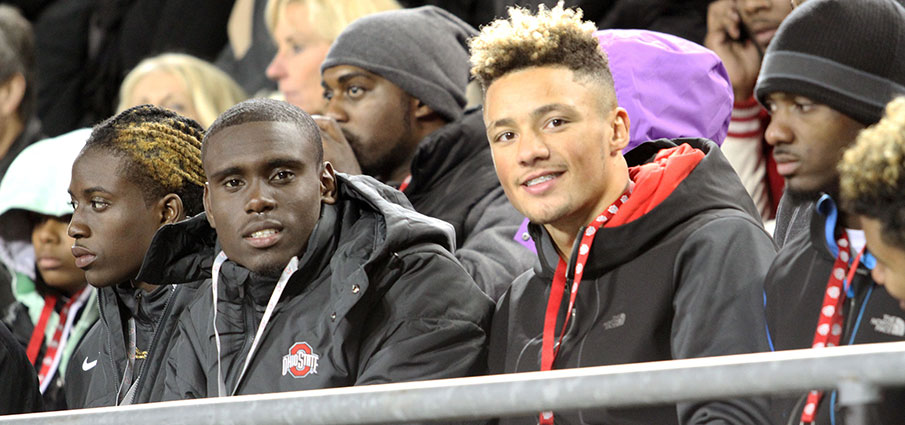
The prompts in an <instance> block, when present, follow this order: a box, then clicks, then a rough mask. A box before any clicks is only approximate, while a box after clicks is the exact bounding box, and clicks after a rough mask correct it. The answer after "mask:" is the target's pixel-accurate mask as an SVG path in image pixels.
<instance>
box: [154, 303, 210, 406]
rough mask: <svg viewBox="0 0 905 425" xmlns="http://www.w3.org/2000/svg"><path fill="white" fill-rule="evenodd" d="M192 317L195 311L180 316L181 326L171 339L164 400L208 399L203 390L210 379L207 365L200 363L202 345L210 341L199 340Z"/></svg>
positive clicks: (187, 311)
mask: <svg viewBox="0 0 905 425" xmlns="http://www.w3.org/2000/svg"><path fill="white" fill-rule="evenodd" d="M196 305H197V304H196ZM193 316H194V314H193V311H192V310H191V309H190V308H186V311H184V312H183V314H182V315H181V316H180V317H179V325H178V326H177V327H176V331H175V333H174V334H173V338H172V344H173V348H171V349H170V354H169V356H168V357H167V360H166V365H165V367H166V381H165V388H164V392H163V401H169V400H184V399H195V398H203V397H206V396H207V392H206V391H204V389H205V388H206V382H207V380H206V378H205V375H204V366H203V365H202V362H201V361H200V353H199V345H200V344H203V343H207V342H208V340H206V339H205V340H201V339H199V337H198V330H197V329H196V328H195V326H194V321H193ZM202 323H203V322H202Z"/></svg>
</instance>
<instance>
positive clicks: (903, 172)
mask: <svg viewBox="0 0 905 425" xmlns="http://www.w3.org/2000/svg"><path fill="white" fill-rule="evenodd" d="M839 180H840V189H841V194H842V206H843V208H844V209H845V210H846V211H848V212H850V213H852V214H857V215H858V218H859V219H860V220H861V228H862V229H864V239H865V241H866V242H867V250H868V251H869V252H870V254H871V255H872V256H873V258H874V259H875V260H876V263H875V264H874V267H873V270H871V276H873V279H874V282H877V283H878V284H880V285H883V286H884V287H885V288H886V292H888V293H889V295H892V297H893V298H895V299H897V300H899V307H901V308H902V310H905V97H899V98H896V99H894V100H893V101H892V102H890V103H889V105H887V106H886V116H885V117H883V119H881V120H880V122H879V123H877V124H875V125H874V126H872V127H869V128H868V129H866V130H864V131H862V132H861V134H860V135H859V136H858V139H857V140H856V141H855V144H854V145H853V146H852V147H851V148H849V149H848V150H847V151H846V152H845V155H843V157H842V162H840V163H839Z"/></svg>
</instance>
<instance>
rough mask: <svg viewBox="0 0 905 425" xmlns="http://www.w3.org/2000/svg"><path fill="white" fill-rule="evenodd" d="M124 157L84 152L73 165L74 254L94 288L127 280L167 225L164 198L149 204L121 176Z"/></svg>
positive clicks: (137, 268) (104, 152) (72, 231)
mask: <svg viewBox="0 0 905 425" xmlns="http://www.w3.org/2000/svg"><path fill="white" fill-rule="evenodd" d="M124 162H125V159H124V158H122V157H120V156H117V155H115V154H113V153H110V152H107V151H104V150H101V149H88V150H85V151H83V152H82V153H81V154H79V157H78V158H77V159H76V161H75V163H74V164H73V165H72V181H71V182H70V184H69V194H70V196H71V197H72V203H73V207H74V210H73V214H72V219H71V221H70V222H69V236H70V237H72V238H74V239H75V244H73V246H72V255H74V256H75V264H76V265H77V266H78V267H79V268H81V269H82V270H84V271H85V278H86V279H87V280H88V283H90V284H91V285H93V286H96V287H105V286H110V285H115V284H119V283H123V282H128V281H131V280H132V279H133V278H134V277H135V276H136V275H137V274H138V270H139V268H140V267H141V263H142V260H143V259H144V256H145V252H146V251H147V250H148V247H149V246H150V245H151V239H152V238H153V237H154V233H155V232H156V231H157V229H158V228H159V227H160V226H161V225H163V224H164V223H165V222H166V214H165V212H164V207H165V199H162V200H161V201H160V202H156V203H154V204H152V205H148V204H147V203H146V202H145V197H144V195H143V193H142V191H141V188H140V187H139V186H138V185H136V184H135V183H133V182H131V181H130V180H129V179H127V178H124V177H123V175H122V171H121V170H122V167H123V165H124Z"/></svg>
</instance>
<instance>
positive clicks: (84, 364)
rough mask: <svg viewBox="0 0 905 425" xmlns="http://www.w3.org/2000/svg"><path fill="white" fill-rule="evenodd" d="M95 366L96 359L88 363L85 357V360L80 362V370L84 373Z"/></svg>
mask: <svg viewBox="0 0 905 425" xmlns="http://www.w3.org/2000/svg"><path fill="white" fill-rule="evenodd" d="M95 366H97V359H94V361H90V362H89V361H88V357H87V356H86V357H85V360H84V361H83V362H82V370H84V371H85V372H87V371H89V370H91V369H94V367H95Z"/></svg>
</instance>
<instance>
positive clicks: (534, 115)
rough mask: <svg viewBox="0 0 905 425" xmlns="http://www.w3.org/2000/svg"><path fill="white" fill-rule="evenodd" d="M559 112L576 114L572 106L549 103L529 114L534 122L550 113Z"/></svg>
mask: <svg viewBox="0 0 905 425" xmlns="http://www.w3.org/2000/svg"><path fill="white" fill-rule="evenodd" d="M557 110H561V111H563V112H566V113H569V114H574V113H576V112H578V111H577V110H576V109H575V108H574V107H573V106H571V105H566V104H564V103H550V104H546V105H543V106H540V107H538V108H537V109H535V110H534V111H532V112H531V118H532V119H534V120H537V119H539V118H540V117H541V116H543V115H546V114H549V113H550V112H553V111H557Z"/></svg>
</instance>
